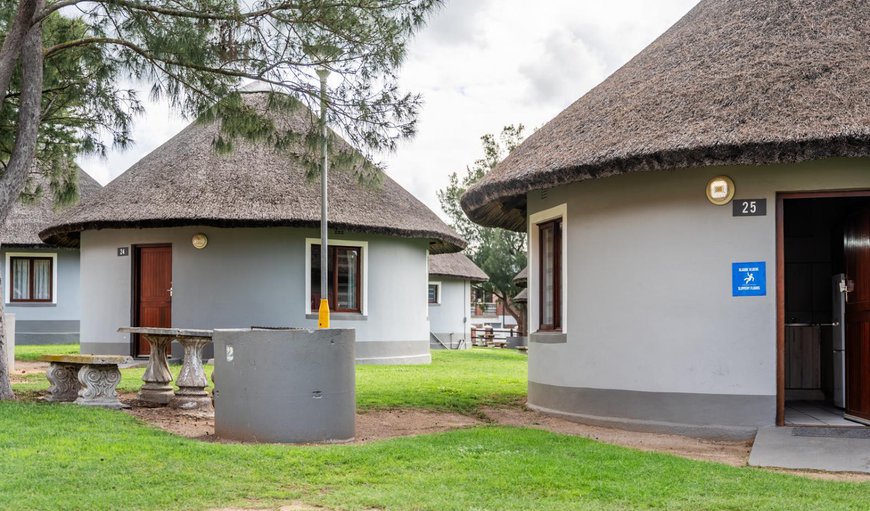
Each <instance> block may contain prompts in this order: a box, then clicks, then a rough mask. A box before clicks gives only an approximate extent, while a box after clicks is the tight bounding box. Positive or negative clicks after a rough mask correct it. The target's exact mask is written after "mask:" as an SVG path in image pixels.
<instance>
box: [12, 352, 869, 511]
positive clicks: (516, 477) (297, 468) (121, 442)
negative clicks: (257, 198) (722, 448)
mask: <svg viewBox="0 0 870 511" xmlns="http://www.w3.org/2000/svg"><path fill="white" fill-rule="evenodd" d="M433 355H434V362H433V364H432V365H431V366H418V367H408V366H404V367H396V366H393V367H372V366H363V367H359V368H358V369H359V371H358V386H357V387H358V388H357V391H358V392H357V393H358V396H359V402H360V405H361V407H363V408H377V407H386V406H390V407H426V408H431V409H445V410H458V411H461V412H464V413H474V412H475V410H476V409H477V407H479V406H481V405H484V404H488V403H490V402H497V403H511V402H513V401H516V400H517V399H520V398H522V396H523V394H524V391H525V359H524V357H523V356H522V355H518V354H516V353H512V352H508V351H501V350H475V351H471V352H465V353H458V352H436V353H433ZM137 375H141V370H130V371H125V379H124V385H125V386H127V387H128V388H129V389H130V390H133V389H135V388H137V387H138V385H139V383H138V382H137V381H136V377H137ZM38 385H42V383H41V382H35V381H34V382H28V383H25V384H21V385H19V386H17V387H16V388H18V389H19V390H23V388H28V389H35V388H37V386H38ZM20 387H21V388H20ZM295 500H300V501H303V502H306V503H309V504H314V505H323V506H327V507H329V508H332V509H342V510H359V509H386V510H407V511H412V510H413V511H418V510H439V511H441V510H445V511H449V510H457V511H458V510H499V511H501V510H506V511H510V510H554V511H559V510H585V509H594V510H628V509H668V510H670V509H676V510H708V509H709V510H714V509H715V510H720V509H721V510H743V509H752V510H765V509H770V510H780V509H796V510H804V509H805V510H821V509H854V510H861V511H864V510H866V509H870V484H854V483H852V484H849V483H836V482H829V481H817V480H811V479H806V478H801V477H795V476H790V475H783V474H776V473H771V472H766V471H762V470H757V469H751V468H733V467H728V466H725V465H719V464H713V463H704V462H697V461H690V460H686V459H682V458H677V457H673V456H668V455H664V454H654V453H643V452H638V451H634V450H630V449H625V448H621V447H616V446H611V445H606V444H600V443H597V442H594V441H591V440H586V439H582V438H577V437H570V436H563V435H556V434H552V433H547V432H543V431H538V430H531V429H518V428H496V427H481V428H474V429H466V430H458V431H453V432H449V433H443V434H438V435H429V436H419V437H410V438H398V439H393V440H387V441H381V442H375V443H371V444H366V445H346V446H318V447H311V446H309V447H293V446H281V445H242V444H218V443H204V442H199V441H195V440H189V439H185V438H180V437H176V436H173V435H170V434H168V433H164V432H161V431H158V430H155V429H153V428H151V427H148V426H146V425H144V424H143V423H141V422H139V421H137V420H136V419H133V418H132V417H130V416H128V415H126V414H124V413H122V412H115V411H109V410H98V409H97V410H95V409H88V408H84V407H78V406H74V405H62V404H43V403H34V402H18V403H0V509H16V510H17V509H21V510H28V509H88V510H91V509H94V510H97V509H145V510H147V509H154V510H174V509H179V510H181V509H191V510H203V509H208V508H209V507H214V506H230V505H238V506H246V507H268V506H270V505H277V504H280V503H286V502H290V501H295Z"/></svg>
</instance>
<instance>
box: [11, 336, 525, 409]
mask: <svg viewBox="0 0 870 511" xmlns="http://www.w3.org/2000/svg"><path fill="white" fill-rule="evenodd" d="M72 346H75V348H76V351H75V352H76V353H77V352H78V351H77V350H78V346H76V345H72ZM28 348H41V347H31V346H28ZM61 348H63V349H59V350H56V351H51V350H45V351H39V350H35V349H34V350H31V351H30V352H28V356H30V353H31V352H37V351H38V352H39V355H42V354H44V353H67V352H69V348H68V347H67V346H62V347H61ZM37 358H38V355H34V356H33V359H34V360H35V359H37ZM432 359H433V364H432V365H418V366H358V367H357V403H358V404H359V407H360V408H361V409H375V408H395V407H412V408H427V409H434V410H451V411H457V412H460V413H474V411H475V410H476V409H477V408H478V407H479V406H481V405H484V404H510V403H514V402H517V401H520V400H522V399H523V398H525V396H526V357H525V355H520V354H518V353H517V352H515V351H510V350H483V349H481V350H472V351H467V352H462V353H457V352H455V351H454V352H448V351H443V350H442V351H434V352H433V353H432ZM179 368H180V367H179V366H172V368H171V369H172V372H173V373H174V374H175V375H176V376H177V375H178V370H179ZM211 371H212V367H211V366H206V372H207V373H208V376H209V381H210V380H211ZM144 372H145V370H144V369H142V368H139V369H124V370H123V371H121V375H122V378H121V383H120V384H119V385H118V389H119V390H121V391H123V392H134V391H136V390H139V387H141V386H142V373H144ZM14 388H15V390H16V392H25V393H26V392H36V391H41V390H47V389H48V381H47V380H46V379H45V377H44V376H42V375H34V376H32V377H30V378H28V379H27V381H26V382H24V383H18V384H16V385H15V386H14Z"/></svg>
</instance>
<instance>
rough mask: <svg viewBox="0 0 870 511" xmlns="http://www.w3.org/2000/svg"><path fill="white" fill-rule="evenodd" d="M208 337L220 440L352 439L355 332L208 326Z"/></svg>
mask: <svg viewBox="0 0 870 511" xmlns="http://www.w3.org/2000/svg"><path fill="white" fill-rule="evenodd" d="M213 341H214V349H215V358H214V364H215V373H214V384H215V389H214V407H215V434H216V435H217V436H218V437H219V438H227V439H233V440H242V441H253V442H284V443H305V442H343V441H348V440H352V439H353V436H354V426H355V420H356V381H355V374H356V373H355V371H356V369H355V365H354V357H355V352H354V349H355V344H356V343H355V332H354V330H338V329H336V330H296V329H293V330H257V329H249V330H215V332H214V337H213Z"/></svg>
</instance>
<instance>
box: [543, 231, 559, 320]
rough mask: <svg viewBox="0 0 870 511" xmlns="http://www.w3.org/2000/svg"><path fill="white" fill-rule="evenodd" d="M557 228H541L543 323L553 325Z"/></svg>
mask: <svg viewBox="0 0 870 511" xmlns="http://www.w3.org/2000/svg"><path fill="white" fill-rule="evenodd" d="M554 238H555V230H554V229H553V227H552V226H549V227H547V228H543V229H541V280H542V282H541V286H542V291H543V294H542V296H541V299H542V300H543V302H542V304H541V305H542V306H541V324H542V325H553V320H554V305H555V303H554V300H555V292H554V291H555V285H554V282H555V272H556V267H555V251H554V241H555V239H554Z"/></svg>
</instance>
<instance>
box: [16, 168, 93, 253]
mask: <svg viewBox="0 0 870 511" xmlns="http://www.w3.org/2000/svg"><path fill="white" fill-rule="evenodd" d="M37 176H38V177H35V178H34V179H36V180H38V181H39V182H38V183H36V184H38V185H40V186H41V187H42V195H41V196H40V198H39V199H38V200H37V201H36V202H34V203H30V204H24V203H23V202H17V203H16V204H15V206H13V207H12V211H10V212H9V215H8V216H7V217H6V222H5V223H4V224H3V228H2V230H0V245H2V246H11V247H43V246H45V244H44V243H43V242H42V240H41V239H39V231H41V230H43V229H45V228H46V227H48V226H49V225H51V224H52V223H53V222H55V221H56V219H57V218H58V216H60V215H62V214H63V212H64V210H66V209H67V208H62V209H55V207H54V197H53V195H52V192H51V188H50V185H49V180H48V178H47V177H45V176H44V175H42V174H41V173H39V174H37ZM78 180H79V197H80V198H81V199H86V198H87V197H90V196H92V195H93V194H95V193H96V192H97V191H99V190H100V188H101V187H100V183H98V182H96V181H95V180H94V178H92V177H91V176H89V175H88V174H87V172H85V171H83V170H81V169H79V176H78ZM81 199H80V200H81Z"/></svg>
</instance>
